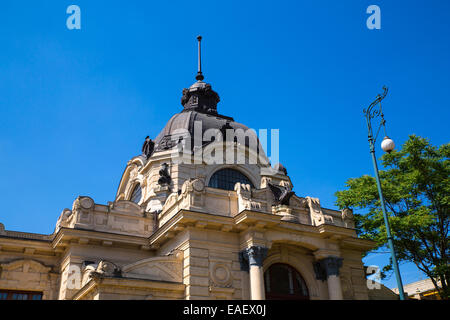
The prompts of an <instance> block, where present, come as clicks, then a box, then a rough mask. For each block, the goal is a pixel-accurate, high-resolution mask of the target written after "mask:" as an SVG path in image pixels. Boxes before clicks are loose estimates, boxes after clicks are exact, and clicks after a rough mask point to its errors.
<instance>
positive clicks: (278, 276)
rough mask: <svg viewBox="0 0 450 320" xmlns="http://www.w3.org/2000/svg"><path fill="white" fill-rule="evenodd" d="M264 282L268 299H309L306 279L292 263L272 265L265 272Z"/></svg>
mask: <svg viewBox="0 0 450 320" xmlns="http://www.w3.org/2000/svg"><path fill="white" fill-rule="evenodd" d="M264 283H265V288H266V299H268V300H309V293H308V287H307V286H306V283H305V280H303V278H302V276H301V275H300V273H299V272H298V271H297V270H295V269H294V268H292V267H291V266H290V265H287V264H283V263H275V264H273V265H271V266H270V267H269V269H267V271H266V272H265V273H264Z"/></svg>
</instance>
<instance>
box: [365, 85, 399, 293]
mask: <svg viewBox="0 0 450 320" xmlns="http://www.w3.org/2000/svg"><path fill="white" fill-rule="evenodd" d="M387 92H388V89H387V88H386V87H383V94H381V95H378V96H377V98H376V99H375V100H374V101H373V102H372V103H371V104H370V106H369V107H368V108H367V109H364V115H365V116H366V121H367V128H368V130H369V144H370V153H371V154H372V161H373V168H374V170H375V178H376V180H377V187H378V193H379V195H380V203H381V209H382V210H383V217H384V224H385V225H386V233H387V240H388V245H389V249H390V251H391V259H392V265H393V267H394V273H395V278H396V279H397V286H398V291H399V294H400V300H405V294H404V292H403V284H402V278H401V276H400V270H399V268H398V263H397V258H396V256H395V250H394V242H393V241H392V235H391V228H390V227H389V219H388V216H387V213H386V206H385V204H384V198H383V191H382V190H381V183H380V176H379V174H378V165H377V159H376V157H375V142H376V139H377V137H378V133H379V132H380V129H381V127H383V129H384V135H385V137H384V139H383V142H382V143H381V148H382V149H383V151H385V152H387V153H390V152H391V151H392V150H394V148H395V144H394V141H392V140H391V139H390V138H388V136H387V135H386V126H385V123H386V120H384V115H383V111H382V109H381V100H383V99H384V98H385V97H386V94H387ZM378 106H379V107H378ZM376 117H380V118H381V121H380V124H379V126H378V130H377V133H376V135H375V137H374V135H373V132H372V123H371V120H372V119H373V118H376Z"/></svg>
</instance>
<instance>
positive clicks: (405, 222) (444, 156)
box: [335, 135, 450, 299]
mask: <svg viewBox="0 0 450 320" xmlns="http://www.w3.org/2000/svg"><path fill="white" fill-rule="evenodd" d="M449 154H450V144H448V143H447V144H443V145H441V146H440V147H439V148H438V147H435V146H433V145H431V144H430V142H429V141H428V140H427V139H425V138H421V137H418V136H415V135H411V136H409V139H408V141H406V142H405V143H404V145H403V146H402V149H401V150H400V151H393V152H391V153H390V154H384V155H383V156H382V157H381V160H382V165H383V166H384V168H385V170H380V172H379V174H380V181H381V186H382V190H383V196H384V198H385V203H386V210H387V212H388V216H389V223H390V226H391V234H392V237H393V242H394V248H395V252H396V255H397V259H398V261H399V262H401V261H409V262H413V263H414V264H415V265H416V266H417V267H418V268H419V269H420V270H421V271H423V272H424V273H425V274H426V275H427V276H428V277H430V279H431V280H432V281H433V284H434V286H435V288H436V289H437V290H438V292H439V295H440V296H441V298H443V299H449V297H450V292H449V291H450V288H449V280H450V267H449V237H448V227H449V207H450V178H449V176H450V162H449ZM346 188H347V189H346V190H342V191H337V192H336V194H335V195H336V197H337V201H336V204H337V205H338V206H339V207H340V208H346V207H352V208H354V209H361V211H364V212H365V213H360V214H358V213H356V214H355V220H356V221H355V223H356V229H357V233H358V234H359V236H360V237H362V238H365V239H370V240H373V241H375V242H376V243H377V249H378V248H383V247H386V246H387V235H386V227H385V224H384V220H383V213H382V210H381V204H380V200H379V195H378V190H377V185H376V180H375V178H374V177H371V176H368V175H364V176H362V177H359V178H352V179H349V180H348V181H347V183H346ZM355 211H356V210H355ZM391 269H392V265H391V264H390V265H388V266H386V267H385V268H384V269H383V270H384V271H388V270H391Z"/></svg>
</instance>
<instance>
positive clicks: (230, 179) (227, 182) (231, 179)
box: [208, 168, 253, 191]
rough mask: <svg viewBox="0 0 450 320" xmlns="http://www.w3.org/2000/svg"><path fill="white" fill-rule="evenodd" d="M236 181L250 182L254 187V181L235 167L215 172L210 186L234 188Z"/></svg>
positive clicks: (225, 188) (224, 188)
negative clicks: (234, 168)
mask: <svg viewBox="0 0 450 320" xmlns="http://www.w3.org/2000/svg"><path fill="white" fill-rule="evenodd" d="M236 182H240V183H244V184H249V185H250V186H251V187H252V188H253V183H251V181H250V179H249V178H247V177H246V176H245V175H243V174H242V173H240V172H239V171H237V170H233V169H229V168H227V169H222V170H219V171H217V172H216V173H214V174H213V176H212V177H211V179H209V184H208V186H209V187H212V188H217V189H223V190H231V191H233V190H234V185H235V184H236Z"/></svg>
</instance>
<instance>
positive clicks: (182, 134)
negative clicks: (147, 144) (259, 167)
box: [149, 36, 264, 154]
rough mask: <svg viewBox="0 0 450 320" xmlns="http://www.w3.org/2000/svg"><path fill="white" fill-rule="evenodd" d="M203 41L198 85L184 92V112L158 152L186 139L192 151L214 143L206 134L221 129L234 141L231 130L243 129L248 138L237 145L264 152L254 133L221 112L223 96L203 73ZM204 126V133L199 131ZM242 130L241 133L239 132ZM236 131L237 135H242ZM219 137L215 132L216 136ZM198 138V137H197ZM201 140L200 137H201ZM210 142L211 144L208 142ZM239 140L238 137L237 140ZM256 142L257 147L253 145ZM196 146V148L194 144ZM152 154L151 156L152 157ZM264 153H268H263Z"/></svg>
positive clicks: (156, 148) (160, 140)
mask: <svg viewBox="0 0 450 320" xmlns="http://www.w3.org/2000/svg"><path fill="white" fill-rule="evenodd" d="M197 39H198V41H199V68H198V73H197V76H196V80H197V81H196V82H195V83H194V84H193V85H191V86H190V87H189V88H187V89H183V96H182V98H181V104H182V105H183V107H184V109H183V111H181V112H180V113H177V114H175V115H173V116H172V118H170V120H169V122H167V124H166V126H165V127H164V129H163V130H162V131H161V132H160V133H159V134H158V136H157V137H156V138H155V140H154V149H152V152H153V150H154V151H155V152H158V151H163V150H168V149H172V148H174V147H176V146H177V144H178V143H179V142H181V141H182V140H183V139H187V138H188V139H191V149H193V148H194V146H197V145H198V146H200V143H201V146H205V145H206V144H208V143H210V142H211V137H206V139H205V141H203V137H204V134H205V132H206V131H207V130H209V129H218V130H220V131H221V132H222V137H223V140H225V139H227V140H229V139H231V137H227V134H226V133H227V129H234V130H238V129H242V131H243V133H244V134H245V138H244V137H240V136H239V137H237V142H241V143H242V142H244V141H245V145H246V146H247V147H253V148H254V149H256V150H255V151H256V152H258V150H262V151H263V149H262V147H261V145H260V143H259V139H258V137H257V135H256V133H255V132H254V131H248V130H249V128H248V127H246V126H244V125H243V124H240V123H237V122H235V121H234V119H233V118H231V117H227V116H223V115H220V114H218V112H217V104H218V103H219V102H220V98H219V95H218V94H217V92H215V91H214V90H213V89H212V87H211V85H210V84H209V83H206V82H203V79H204V76H203V74H202V72H201V63H200V41H201V37H200V36H199V37H197ZM200 126H201V132H196V131H199V130H197V128H199V127H200ZM239 131H241V130H239ZM239 131H237V132H236V131H235V132H234V133H235V135H238V134H239ZM195 134H196V135H197V136H199V135H200V134H201V139H202V141H201V142H198V141H194V136H195ZM212 135H213V136H215V134H214V133H212ZM195 138H196V139H197V137H195ZM199 138H200V137H199ZM208 139H209V141H208ZM233 139H234V140H235V141H236V138H235V137H233ZM242 139H245V140H242ZM251 141H256V144H255V143H253V142H251ZM194 144H195V145H194ZM152 152H150V153H149V154H151V153H152ZM263 152H264V151H263Z"/></svg>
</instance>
